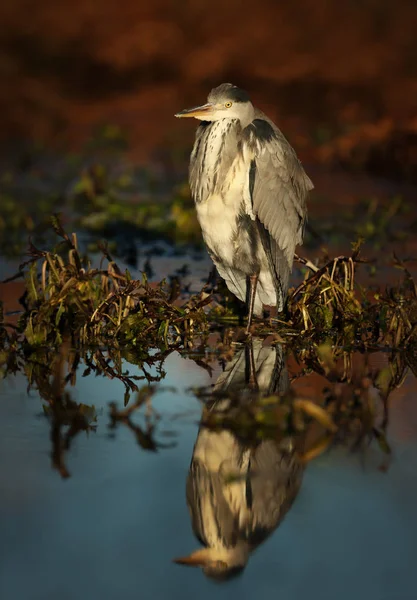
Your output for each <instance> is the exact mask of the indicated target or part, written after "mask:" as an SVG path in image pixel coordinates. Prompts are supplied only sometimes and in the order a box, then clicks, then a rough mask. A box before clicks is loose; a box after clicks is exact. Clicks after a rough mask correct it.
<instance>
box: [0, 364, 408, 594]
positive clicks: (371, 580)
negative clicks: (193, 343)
mask: <svg viewBox="0 0 417 600" xmlns="http://www.w3.org/2000/svg"><path fill="white" fill-rule="evenodd" d="M129 368H130V370H131V372H132V373H135V369H136V368H135V367H132V366H129ZM165 369H166V371H167V377H166V379H165V380H164V381H163V382H161V384H160V386H161V388H163V387H167V386H172V387H173V388H176V389H175V391H174V390H167V389H165V390H164V389H161V391H159V392H158V393H157V394H156V395H155V397H154V399H153V407H154V408H155V410H156V411H157V412H158V414H159V416H160V418H159V419H157V420H155V421H153V422H154V423H155V431H154V438H155V440H156V442H157V443H160V444H161V445H164V446H168V447H166V448H160V449H159V450H158V451H157V452H150V451H145V450H143V449H141V448H140V447H139V445H138V444H137V443H136V441H135V438H134V435H133V433H132V432H131V431H130V430H129V429H128V428H127V427H126V426H124V425H119V426H118V427H117V428H116V429H115V430H114V431H113V432H111V431H110V430H109V428H108V424H109V417H108V403H109V402H112V401H116V402H117V403H118V405H119V407H120V408H121V407H122V405H123V392H124V389H123V386H122V384H121V383H120V382H118V381H115V380H112V381H111V380H109V379H107V378H100V377H91V376H90V377H86V378H81V377H79V378H78V381H77V385H76V387H75V388H74V389H73V390H72V391H71V393H72V397H73V399H74V400H76V401H77V402H83V403H85V404H94V405H95V407H96V409H97V413H98V418H97V429H96V431H95V432H89V433H88V434H86V433H85V432H82V433H80V434H79V435H78V436H77V437H76V438H75V440H74V442H73V445H72V447H71V449H70V450H69V452H68V454H67V455H66V463H67V467H68V470H69V472H70V477H69V478H68V479H62V478H61V477H60V476H59V473H58V472H57V471H56V470H53V469H52V468H51V459H50V451H51V442H50V437H49V435H50V433H49V431H50V429H49V422H48V420H47V419H46V418H45V417H44V416H43V415H42V401H41V399H40V398H39V397H38V395H37V393H36V392H31V393H30V394H29V395H27V393H26V385H27V382H26V380H25V378H24V377H23V376H22V375H20V376H17V377H15V378H9V379H8V380H6V381H3V382H1V383H0V456H1V462H0V523H1V525H0V530H1V535H0V597H1V598H2V599H3V598H4V599H5V600H15V599H16V600H20V599H22V600H49V599H51V600H52V599H56V598H59V599H60V600H75V599H77V600H83V599H84V598H85V599H89V600H90V599H95V598H97V599H102V600H113V599H114V600H116V599H119V598H123V599H124V600H130V599H132V600H133V599H135V600H136V599H138V598H141V599H148V598H149V599H159V598H160V599H165V598H166V599H170V598H172V599H176V598H178V599H181V600H185V599H188V598H190V599H194V598H197V597H198V598H199V599H204V598H211V597H213V596H214V595H215V597H216V598H226V597H227V598H229V597H230V596H231V595H232V594H233V595H236V597H239V598H241V599H249V598H250V599H252V598H254V597H256V598H269V597H271V598H282V599H284V598H285V599H291V600H297V599H300V600H301V599H302V600H305V598H313V599H316V598H317V600H319V599H320V600H326V599H329V600H330V599H331V600H333V599H334V598H337V599H338V600H345V599H346V600H351V599H352V598H358V599H362V598H363V599H367V600H391V599H392V600H414V598H415V597H416V592H415V576H414V569H413V567H414V564H415V557H416V556H417V517H416V507H417V409H416V407H415V404H416V403H415V397H416V396H415V394H416V386H415V381H414V379H412V378H411V377H410V378H408V379H407V381H406V383H405V385H404V386H403V388H402V389H401V390H400V391H399V392H398V393H397V394H396V396H394V399H393V401H392V405H391V425H390V429H389V439H390V442H391V444H392V447H393V458H392V461H391V463H390V465H389V468H388V470H387V472H384V471H382V470H380V469H379V468H378V467H379V465H380V464H381V463H382V462H383V457H382V454H381V453H380V451H379V450H378V449H377V448H376V447H374V446H372V447H371V448H370V450H369V451H368V452H367V453H366V455H365V457H364V458H362V457H361V456H360V455H358V454H352V453H350V452H348V451H347V450H346V449H344V448H339V449H336V450H333V451H331V452H327V453H325V454H323V455H321V456H320V457H319V458H317V459H315V460H314V461H312V462H311V463H310V464H309V465H308V467H307V469H306V471H305V474H304V478H303V481H302V485H301V489H300V491H299V494H298V496H297V497H296V499H295V501H294V504H293V506H292V508H291V509H290V510H289V512H288V513H287V515H286V516H285V518H284V520H283V522H282V523H281V524H280V526H279V527H278V528H277V529H276V530H275V531H274V533H272V535H271V536H270V537H269V538H268V539H267V540H266V541H265V542H264V543H263V544H261V546H260V547H259V548H258V549H257V550H256V551H255V552H254V553H253V554H252V556H251V557H250V558H249V561H248V565H247V567H246V569H245V571H244V572H243V574H241V575H240V576H238V577H236V578H234V579H232V580H230V581H228V582H226V583H224V584H219V583H216V582H214V581H212V580H210V579H208V578H206V577H205V576H204V574H203V573H202V572H201V570H200V569H199V568H189V567H184V566H180V565H177V564H174V563H173V562H172V560H173V559H174V558H175V557H178V556H183V555H184V554H189V553H190V552H192V551H193V550H196V549H197V548H199V547H200V544H199V542H198V541H197V540H196V538H195V537H194V534H193V532H192V527H191V522H190V516H189V512H188V509H187V504H186V494H185V488H186V478H187V474H188V469H189V466H190V461H191V457H192V454H193V447H194V443H195V441H196V438H197V434H198V425H199V420H200V415H201V405H200V403H199V402H198V401H197V399H196V398H195V396H193V394H192V393H190V392H189V391H188V388H190V387H192V386H200V385H207V384H209V383H210V377H209V375H208V373H207V372H206V371H205V370H204V369H202V368H201V367H199V366H197V365H196V364H195V363H194V362H193V361H191V360H189V359H183V358H181V357H180V356H179V355H178V354H177V353H174V354H172V355H170V356H169V357H168V359H167V360H166V363H165ZM136 371H137V369H136ZM220 372H221V370H220V368H219V367H218V368H217V369H216V370H215V373H214V375H213V380H212V381H213V382H214V381H215V380H216V379H217V377H218V376H219V374H220ZM152 418H153V417H151V419H152ZM134 420H135V423H137V424H140V425H142V426H143V427H144V428H145V427H146V421H145V417H144V410H141V411H140V412H139V413H138V414H137V415H135V417H134Z"/></svg>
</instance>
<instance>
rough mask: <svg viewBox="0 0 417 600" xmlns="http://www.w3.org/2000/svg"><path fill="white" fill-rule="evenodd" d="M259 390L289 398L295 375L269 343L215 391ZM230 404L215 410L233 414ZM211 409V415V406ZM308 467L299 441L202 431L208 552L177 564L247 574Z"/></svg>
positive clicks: (257, 345)
mask: <svg viewBox="0 0 417 600" xmlns="http://www.w3.org/2000/svg"><path fill="white" fill-rule="evenodd" d="M248 389H252V390H253V391H255V390H256V391H257V393H260V394H261V395H265V396H266V395H269V394H273V393H285V392H286V391H287V390H288V389H289V378H288V373H287V369H286V366H285V362H284V358H283V355H282V349H281V347H280V346H277V347H263V346H262V340H260V339H254V340H253V341H252V344H250V345H248V346H246V347H245V348H242V349H241V350H240V351H239V352H238V353H237V354H236V355H235V356H234V359H233V360H232V361H231V362H230V363H228V365H227V367H226V369H225V371H224V372H223V373H222V374H221V376H220V377H219V378H218V380H217V382H216V385H215V387H214V391H215V395H216V397H217V396H218V395H219V392H222V393H223V392H225V396H224V398H226V397H227V394H226V392H227V393H231V392H232V393H233V394H234V393H235V392H243V391H244V390H248ZM231 402H232V400H230V399H221V396H220V399H219V400H218V401H216V402H215V409H216V410H217V411H218V410H221V411H228V410H230V408H231V406H230V403H231ZM204 410H209V409H208V408H207V407H205V409H204ZM302 474H303V467H302V465H301V462H300V461H299V460H298V457H297V454H296V452H295V449H294V444H293V440H292V439H291V438H289V437H287V438H283V439H281V440H279V439H278V436H277V437H276V439H262V440H260V441H259V440H258V441H253V439H244V438H242V437H241V436H239V435H238V434H237V433H235V432H234V431H231V430H228V429H223V430H217V431H214V430H211V429H209V428H207V427H205V426H204V425H201V426H200V429H199V432H198V436H197V440H196V443H195V446H194V450H193V456H192V460H191V465H190V469H189V473H188V478H187V505H188V508H189V512H190V516H191V521H192V527H193V530H194V533H195V535H196V537H197V539H198V540H199V541H200V542H201V544H203V546H204V547H203V548H200V549H199V550H196V551H195V552H193V553H192V554H190V555H189V556H186V557H182V558H178V559H175V562H176V563H179V564H183V565H189V566H198V567H202V569H203V572H204V573H205V575H207V576H208V577H210V578H214V579H217V580H226V579H229V578H231V577H233V576H235V575H237V574H239V573H241V572H242V571H243V570H244V569H245V567H246V564H247V562H248V559H249V556H250V554H251V552H252V551H253V550H254V549H255V548H257V547H258V546H259V545H260V544H261V543H262V542H264V541H265V540H266V538H267V537H268V536H269V535H270V534H271V533H272V532H273V531H274V530H275V529H276V527H277V526H278V525H279V523H280V522H281V520H282V519H283V517H284V515H285V514H286V512H287V511H288V509H289V508H290V507H291V504H292V502H293V500H294V499H295V497H296V495H297V492H298V490H299V487H300V484H301V479H302Z"/></svg>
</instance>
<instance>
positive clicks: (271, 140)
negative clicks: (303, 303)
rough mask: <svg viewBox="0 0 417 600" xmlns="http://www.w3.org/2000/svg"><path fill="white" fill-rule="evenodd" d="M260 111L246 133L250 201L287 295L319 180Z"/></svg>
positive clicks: (245, 146)
mask: <svg viewBox="0 0 417 600" xmlns="http://www.w3.org/2000/svg"><path fill="white" fill-rule="evenodd" d="M260 115H261V116H260V117H259V118H256V119H255V120H254V121H252V123H251V124H250V125H248V126H247V127H246V128H245V129H244V130H243V132H242V142H241V152H242V155H243V159H244V160H245V162H246V163H247V168H248V177H249V179H248V188H247V192H246V193H247V195H248V196H249V198H248V199H247V200H246V203H247V204H248V203H249V205H250V208H251V210H252V212H253V217H256V218H257V219H259V222H260V225H259V231H260V234H261V239H262V242H263V245H264V248H265V251H266V254H267V257H268V260H269V261H270V266H272V267H273V269H272V273H275V274H276V276H277V278H278V283H279V284H280V287H281V288H282V289H281V292H282V293H283V295H284V296H285V295H286V291H287V290H286V288H287V286H288V277H289V273H290V271H291V268H292V264H293V259H294V250H295V247H296V245H297V244H301V243H302V240H303V233H304V225H305V221H306V219H307V207H306V201H307V195H308V192H309V190H311V189H312V188H313V184H312V182H311V180H310V179H309V177H308V176H307V175H306V173H305V172H304V169H303V167H302V165H301V163H300V161H299V160H298V158H297V155H296V154H295V152H294V150H293V149H292V147H291V146H290V144H289V143H288V141H287V140H286V139H285V137H284V136H283V134H282V133H281V132H280V130H279V129H278V128H277V127H276V126H275V125H274V124H273V123H272V122H271V121H269V119H267V118H266V117H265V116H264V115H262V114H261V113H260Z"/></svg>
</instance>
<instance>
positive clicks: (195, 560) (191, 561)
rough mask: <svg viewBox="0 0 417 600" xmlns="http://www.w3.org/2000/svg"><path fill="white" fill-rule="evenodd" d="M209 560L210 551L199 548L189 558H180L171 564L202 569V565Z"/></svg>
mask: <svg viewBox="0 0 417 600" xmlns="http://www.w3.org/2000/svg"><path fill="white" fill-rule="evenodd" d="M209 560H210V549H209V548H200V550H196V551H195V552H193V553H192V554H190V555H189V556H184V557H182V558H174V560H173V562H174V563H177V565H187V566H188V567H204V565H205V564H206V563H207V562H208V561H209Z"/></svg>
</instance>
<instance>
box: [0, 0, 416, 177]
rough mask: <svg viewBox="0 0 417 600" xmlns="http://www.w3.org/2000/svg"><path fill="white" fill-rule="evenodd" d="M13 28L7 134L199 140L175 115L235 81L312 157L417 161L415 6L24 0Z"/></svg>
mask: <svg viewBox="0 0 417 600" xmlns="http://www.w3.org/2000/svg"><path fill="white" fill-rule="evenodd" d="M0 23H1V33H0V77H1V82H2V85H1V96H0V121H1V122H0V138H1V139H2V140H3V141H5V140H6V139H7V140H8V139H10V138H13V139H17V138H20V139H33V140H36V141H46V142H47V143H51V144H53V143H56V142H59V143H61V142H63V141H64V142H65V143H66V144H70V145H72V144H74V143H75V144H77V143H78V142H81V141H82V140H83V139H85V138H86V137H88V136H89V135H90V134H91V130H92V127H93V126H94V125H96V124H98V123H112V124H118V125H121V126H122V127H124V128H126V129H127V130H128V131H129V141H130V144H131V145H132V148H133V149H134V151H135V152H136V153H137V155H138V156H142V157H146V156H147V155H148V154H149V153H150V152H152V151H153V150H154V149H155V148H158V147H164V146H175V145H178V144H188V143H189V141H190V140H191V137H192V135H193V131H192V128H189V127H187V128H184V124H183V123H181V124H180V123H178V122H177V121H176V120H175V119H174V117H173V115H174V113H175V112H176V111H178V110H180V109H182V108H184V107H185V106H187V105H193V104H195V103H198V102H201V101H204V99H205V97H206V96H207V93H208V91H209V90H210V89H211V87H213V86H215V85H218V84H219V83H221V82H223V81H231V82H233V83H235V84H237V85H240V86H241V87H243V88H245V89H247V90H248V91H249V92H250V94H251V96H252V99H253V101H254V102H255V103H257V104H258V105H259V106H260V108H262V109H263V110H264V111H265V112H267V113H268V114H269V115H270V116H271V117H272V118H273V119H276V121H277V123H278V124H279V125H280V126H281V128H282V129H284V131H285V133H286V134H287V135H288V137H289V138H290V139H291V141H292V142H293V143H294V144H295V145H296V147H297V150H298V151H299V152H300V153H301V155H302V156H303V158H304V157H308V158H313V159H314V158H315V159H319V160H325V161H326V160H332V159H335V160H341V161H342V162H343V160H347V161H355V160H359V161H362V160H365V159H366V160H368V161H369V160H371V161H372V160H374V161H375V160H377V161H378V159H379V160H380V161H382V163H381V164H382V165H383V164H385V163H388V164H389V165H391V164H393V161H394V162H395V163H396V164H397V163H404V164H405V163H407V165H408V166H407V168H406V169H405V173H406V175H412V168H413V167H414V166H415V165H417V143H416V134H417V115H416V97H417V37H416V34H415V32H416V29H417V3H416V2H415V0H401V1H400V2H395V3H394V2H388V1H387V0H345V1H344V2H339V1H327V2H326V1H325V0H297V2H293V1H291V2H289V1H278V0H257V1H256V2H255V1H253V2H249V1H244V0H228V1H227V2H225V1H224V0H183V1H179V0H178V1H174V0H152V1H151V0H134V1H133V0H124V2H120V1H119V2H116V1H115V0H102V1H101V2H97V1H93V0H60V1H59V2H57V1H56V0H14V1H13V2H11V1H10V2H7V3H2V6H1V7H0ZM184 138H185V139H184ZM358 148H362V149H363V150H360V151H358V150H357V149H358ZM381 148H383V150H381ZM361 152H362V154H361ZM375 153H376V158H375ZM358 156H359V158H358ZM364 157H365V158H364ZM384 161H385V163H384ZM410 165H411V166H410ZM397 166H398V165H397ZM400 171H401V169H400ZM401 172H402V171H401Z"/></svg>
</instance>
